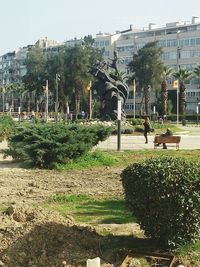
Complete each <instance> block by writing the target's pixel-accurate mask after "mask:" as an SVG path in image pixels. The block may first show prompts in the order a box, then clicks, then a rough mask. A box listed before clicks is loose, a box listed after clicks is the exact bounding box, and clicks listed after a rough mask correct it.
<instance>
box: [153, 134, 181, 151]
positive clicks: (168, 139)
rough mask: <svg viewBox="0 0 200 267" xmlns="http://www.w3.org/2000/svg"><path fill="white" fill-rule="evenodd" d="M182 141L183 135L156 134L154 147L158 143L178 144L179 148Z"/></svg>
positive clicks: (177, 147)
mask: <svg viewBox="0 0 200 267" xmlns="http://www.w3.org/2000/svg"><path fill="white" fill-rule="evenodd" d="M180 141H181V136H176V135H172V136H160V135H156V136H155V138H154V149H155V148H157V147H158V146H157V144H163V143H165V144H167V143H170V144H176V149H179V143H180Z"/></svg>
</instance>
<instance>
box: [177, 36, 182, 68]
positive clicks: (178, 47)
mask: <svg viewBox="0 0 200 267" xmlns="http://www.w3.org/2000/svg"><path fill="white" fill-rule="evenodd" d="M179 33H180V31H177V61H176V67H177V71H178V70H179V69H180V65H179V63H180V62H179V59H180V58H181V57H180V56H181V55H180V51H181V46H180V45H179Z"/></svg>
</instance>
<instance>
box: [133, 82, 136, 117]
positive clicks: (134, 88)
mask: <svg viewBox="0 0 200 267" xmlns="http://www.w3.org/2000/svg"><path fill="white" fill-rule="evenodd" d="M135 91H136V84H135V79H134V80H133V118H134V119H135Z"/></svg>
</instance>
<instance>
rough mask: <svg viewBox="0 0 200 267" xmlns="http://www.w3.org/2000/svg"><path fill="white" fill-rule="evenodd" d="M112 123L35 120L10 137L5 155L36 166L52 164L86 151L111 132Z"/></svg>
mask: <svg viewBox="0 0 200 267" xmlns="http://www.w3.org/2000/svg"><path fill="white" fill-rule="evenodd" d="M111 130H112V129H111V128H110V127H103V126H102V125H101V126H85V125H77V124H71V125H66V124H61V123H60V124H59V123H58V124H34V125H27V126H25V127H19V128H17V129H16V132H15V134H14V135H12V136H11V137H10V138H9V140H8V146H9V149H7V150H4V155H5V157H6V156H8V155H11V156H12V157H13V158H14V159H16V160H20V161H24V162H29V163H31V165H32V166H34V167H39V168H53V167H54V166H55V165H56V163H62V164H63V163H66V162H68V161H69V160H72V159H75V158H78V157H80V156H82V155H83V154H85V153H87V152H88V151H89V150H91V148H92V147H93V146H95V145H97V144H98V142H99V141H103V140H105V139H106V138H107V137H108V136H109V135H110V134H111Z"/></svg>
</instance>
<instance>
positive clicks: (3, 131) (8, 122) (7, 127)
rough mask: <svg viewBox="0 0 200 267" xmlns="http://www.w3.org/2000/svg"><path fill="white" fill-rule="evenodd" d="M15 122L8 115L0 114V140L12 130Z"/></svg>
mask: <svg viewBox="0 0 200 267" xmlns="http://www.w3.org/2000/svg"><path fill="white" fill-rule="evenodd" d="M14 126H15V122H14V121H13V119H12V117H10V116H7V115H6V116H5V115H3V116H0V142H1V141H3V140H4V139H5V138H7V137H8V136H9V135H10V134H11V132H12V131H13V129H14Z"/></svg>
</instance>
